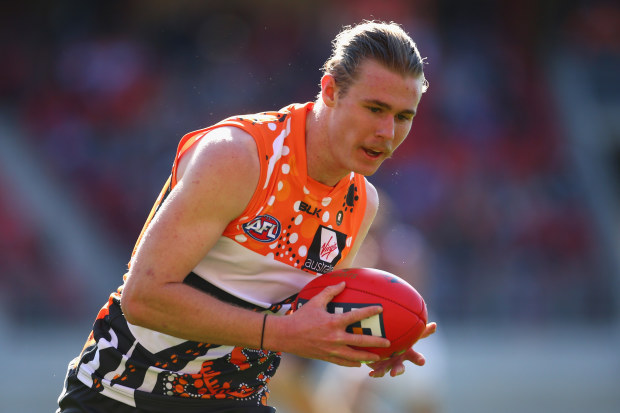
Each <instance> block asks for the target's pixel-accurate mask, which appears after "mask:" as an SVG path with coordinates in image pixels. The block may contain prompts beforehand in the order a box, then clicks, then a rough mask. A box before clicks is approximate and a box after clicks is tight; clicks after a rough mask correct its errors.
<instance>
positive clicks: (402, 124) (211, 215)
mask: <svg viewBox="0 0 620 413" xmlns="http://www.w3.org/2000/svg"><path fill="white" fill-rule="evenodd" d="M321 90H322V92H321V96H320V98H319V99H318V100H317V102H316V104H315V108H314V110H313V111H312V112H311V113H310V114H309V116H308V118H307V121H306V146H307V152H308V153H307V158H308V162H307V163H308V173H309V175H310V176H311V177H312V178H314V179H315V180H317V181H319V182H322V183H324V184H326V185H335V184H337V183H338V181H339V180H340V179H342V178H343V177H345V176H347V175H348V174H349V173H350V172H351V171H355V172H358V173H361V174H364V175H371V174H372V173H374V172H375V171H376V170H377V168H379V166H380V165H381V163H382V162H383V161H384V160H385V159H387V158H388V157H389V156H391V153H392V152H393V151H394V150H395V149H396V148H397V147H398V145H400V144H401V143H402V142H403V140H404V139H405V137H406V136H407V134H408V133H409V130H410V128H411V123H412V120H413V116H414V115H415V112H416V110H417V106H418V103H419V101H420V97H421V95H422V80H421V79H420V78H415V77H403V76H402V75H400V74H397V73H394V72H392V71H390V70H388V69H386V68H384V67H383V66H381V65H380V64H378V63H376V62H374V61H366V62H364V63H362V66H361V68H360V73H359V77H358V79H357V81H356V82H355V83H353V85H352V86H351V87H350V89H349V90H348V91H347V93H346V94H344V95H343V96H338V93H337V92H338V87H337V85H336V84H335V82H334V79H333V77H331V76H330V75H325V76H323V78H322V80H321ZM231 154H232V155H231ZM258 176H259V162H258V153H257V149H256V146H255V143H254V140H253V138H252V137H251V136H249V135H248V134H247V133H245V132H244V131H242V130H240V129H237V128H228V127H224V128H218V129H216V130H214V131H212V132H210V133H209V134H208V135H206V136H205V137H204V138H203V139H201V141H200V142H198V143H197V145H195V147H193V148H192V149H191V150H190V151H189V152H188V153H187V154H186V155H185V156H184V158H183V159H182V161H181V163H180V164H179V171H178V184H177V185H176V186H175V188H174V189H173V190H172V192H171V194H170V195H169V196H168V198H167V199H166V201H165V202H164V204H163V205H162V207H161V209H160V211H159V212H158V214H157V216H156V217H155V219H154V220H153V221H152V222H151V224H150V225H149V227H148V228H147V230H146V232H145V233H144V236H143V237H142V239H141V241H140V244H139V245H138V248H137V250H136V253H135V255H134V258H133V259H132V263H131V266H130V270H129V272H128V277H127V280H126V282H125V287H124V290H123V294H122V299H121V304H122V307H123V311H124V313H125V316H126V318H127V320H128V321H129V322H130V323H132V324H135V325H140V326H143V327H147V328H150V329H153V330H157V331H160V332H163V333H166V334H170V335H173V336H176V337H180V338H183V339H187V340H194V341H200V342H212V343H218V344H225V345H236V346H244V347H252V348H258V347H259V343H260V337H261V330H262V322H263V315H262V314H260V313H256V312H252V311H248V310H245V309H242V308H239V307H236V306H233V305H230V304H227V303H223V302H221V301H219V300H217V299H215V298H214V297H212V296H210V295H208V294H205V293H203V292H200V291H198V290H196V289H194V288H192V287H190V286H188V285H186V284H184V283H183V279H184V278H185V276H186V275H187V274H188V273H189V272H190V271H191V270H192V269H193V268H194V267H195V266H196V265H197V263H198V262H199V261H200V260H201V258H202V257H203V256H204V255H205V254H206V253H207V252H208V251H209V250H210V249H211V248H212V247H213V245H214V244H215V243H216V241H217V240H218V239H219V238H220V236H221V234H222V232H223V230H224V229H225V228H226V226H227V225H228V223H229V222H230V221H232V220H233V219H234V218H236V217H237V216H239V215H240V214H241V213H242V212H243V210H244V209H245V207H246V205H247V204H248V202H249V201H250V199H251V198H252V195H253V193H254V191H255V190H256V186H257V184H258ZM377 208H378V196H377V192H376V190H375V189H374V187H372V185H369V188H368V202H367V210H366V214H365V218H364V221H363V223H362V227H361V230H360V236H359V237H358V238H357V241H356V243H355V244H354V245H353V247H352V251H351V254H349V256H348V257H347V258H346V259H345V260H343V261H342V262H340V263H339V265H338V267H339V268H346V267H350V266H351V265H352V263H353V260H354V257H355V254H356V253H357V251H358V250H359V247H360V245H361V243H362V241H363V238H364V237H365V235H366V233H367V232H368V229H369V227H370V225H371V223H372V220H373V219H374V216H375V214H376V211H377ZM344 287H345V285H344V283H342V284H340V285H337V286H331V287H328V288H326V289H325V290H324V291H323V292H322V293H320V294H318V295H317V296H315V297H314V298H313V299H312V300H310V301H309V302H308V303H307V304H306V305H304V306H303V307H302V308H301V309H300V310H298V311H296V312H295V313H293V314H292V315H288V316H269V317H268V318H267V321H266V325H265V334H264V341H263V348H265V349H267V350H273V351H283V352H288V353H292V354H296V355H298V356H301V357H307V358H313V359H319V360H325V361H329V362H332V363H335V364H339V365H342V366H350V367H356V366H360V365H361V363H362V362H371V363H373V362H374V363H373V364H370V367H371V368H372V371H371V373H370V374H371V376H373V377H380V376H383V375H384V374H386V373H387V372H388V371H391V374H392V375H397V374H401V373H402V372H404V362H405V361H407V360H408V361H411V362H413V363H415V364H418V365H422V364H423V363H424V358H423V356H422V355H420V354H419V353H417V352H415V351H414V350H413V349H410V350H409V351H408V352H406V353H405V354H403V355H401V356H399V357H396V358H394V359H390V360H383V361H379V360H378V356H377V355H375V354H374V353H371V352H368V351H363V350H356V349H353V348H351V347H350V346H351V345H355V346H359V347H387V346H389V341H388V340H386V339H383V338H379V337H373V336H364V335H357V334H350V333H346V332H345V328H346V326H347V325H349V324H351V323H354V322H357V321H359V320H362V319H364V318H367V317H370V316H372V315H375V314H377V313H379V312H380V311H381V308H380V307H367V308H364V309H360V310H358V311H354V312H350V313H344V314H329V313H328V312H327V311H326V309H325V307H326V305H327V303H328V302H329V301H330V300H331V299H332V298H333V297H335V296H336V295H337V294H338V293H340V292H341V291H342V289H343V288H344ZM239 325H244V326H246V328H244V329H239V328H238V326H239ZM435 327H436V326H434V323H431V324H429V326H427V331H426V335H429V334H432V332H434V329H435Z"/></svg>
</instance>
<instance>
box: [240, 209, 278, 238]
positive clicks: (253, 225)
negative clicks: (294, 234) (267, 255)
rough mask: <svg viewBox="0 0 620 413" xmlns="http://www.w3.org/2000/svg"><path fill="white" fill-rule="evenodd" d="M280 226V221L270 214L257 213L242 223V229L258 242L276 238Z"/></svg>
mask: <svg viewBox="0 0 620 413" xmlns="http://www.w3.org/2000/svg"><path fill="white" fill-rule="evenodd" d="M281 229H282V226H281V225H280V221H278V220H277V219H275V218H274V217H272V216H271V215H259V216H257V217H256V218H254V219H253V220H251V221H250V222H248V223H245V224H243V231H245V233H246V234H248V235H249V236H250V237H252V238H253V239H255V240H256V241H260V242H272V241H275V240H277V239H278V237H279V236H280V231H281Z"/></svg>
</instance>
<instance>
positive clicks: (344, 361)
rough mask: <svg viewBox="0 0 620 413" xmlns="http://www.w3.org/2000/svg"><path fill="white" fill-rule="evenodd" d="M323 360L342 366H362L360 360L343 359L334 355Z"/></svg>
mask: <svg viewBox="0 0 620 413" xmlns="http://www.w3.org/2000/svg"><path fill="white" fill-rule="evenodd" d="M325 361H328V362H330V363H333V364H337V365H339V366H343V367H361V366H362V363H361V362H360V361H353V360H347V359H343V358H341V357H335V356H334V357H329V358H327V359H325Z"/></svg>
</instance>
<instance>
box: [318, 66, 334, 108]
mask: <svg viewBox="0 0 620 413" xmlns="http://www.w3.org/2000/svg"><path fill="white" fill-rule="evenodd" d="M336 92H337V87H336V79H334V76H332V75H329V74H325V75H323V77H322V78H321V99H322V100H323V103H325V105H326V106H328V107H333V106H335V105H336V98H337V93H336Z"/></svg>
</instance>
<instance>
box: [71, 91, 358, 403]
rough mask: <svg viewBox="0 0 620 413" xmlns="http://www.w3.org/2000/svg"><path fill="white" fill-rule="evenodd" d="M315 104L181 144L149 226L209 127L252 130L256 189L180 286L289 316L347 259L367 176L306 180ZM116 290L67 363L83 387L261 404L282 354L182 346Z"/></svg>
mask: <svg viewBox="0 0 620 413" xmlns="http://www.w3.org/2000/svg"><path fill="white" fill-rule="evenodd" d="M312 105H313V103H311V102H310V103H306V104H304V105H301V104H293V105H290V106H287V107H286V108H284V109H282V110H280V111H278V112H265V113H260V114H254V115H245V116H236V117H231V118H228V119H226V120H224V121H222V122H220V123H218V124H216V125H213V126H211V127H208V128H205V129H201V130H198V131H195V132H191V133H189V134H187V135H185V136H184V137H183V138H182V139H181V142H180V143H179V147H178V150H177V154H176V159H175V162H174V165H173V168H172V174H171V176H170V178H169V179H168V181H167V182H166V185H165V187H164V189H163V190H162V193H161V194H160V196H159V198H158V199H157V202H156V203H155V206H154V207H153V209H152V211H151V214H150V216H149V218H148V220H147V222H146V224H145V228H146V227H147V226H148V225H149V222H150V221H151V219H152V218H153V217H154V216H155V214H156V213H157V211H158V208H159V206H160V205H161V204H162V203H163V202H164V201H165V198H166V196H167V194H168V193H169V192H170V190H171V189H172V188H173V187H174V186H175V185H176V182H177V167H178V164H179V161H180V159H181V158H182V157H183V156H184V154H185V153H186V152H187V150H188V149H190V148H191V147H192V145H195V144H196V142H198V141H199V140H200V139H202V138H203V137H204V136H205V135H206V134H208V133H209V132H210V131H211V130H213V129H214V128H218V127H222V126H234V127H238V128H241V129H243V130H244V131H246V132H248V133H249V134H250V135H252V136H253V137H254V139H255V141H256V145H257V148H258V154H259V159H260V178H259V183H258V186H257V189H256V191H255V193H254V195H253V197H252V199H251V200H250V202H249V204H248V205H247V207H246V209H245V211H244V212H243V213H242V214H241V215H240V216H239V217H238V218H236V219H235V220H234V221H232V222H231V223H230V224H229V225H228V226H227V227H226V229H225V231H224V232H223V234H222V236H221V238H220V239H219V240H218V242H217V243H216V245H215V246H214V247H213V248H212V249H211V250H210V251H209V252H208V253H207V255H205V256H204V257H203V259H202V260H201V261H200V262H199V263H198V265H197V266H196V267H195V268H194V270H193V271H192V272H191V273H190V274H188V275H187V277H186V279H185V282H186V283H188V284H190V285H192V286H194V287H196V288H199V289H201V290H203V291H205V292H208V293H209V294H212V295H214V296H216V297H218V298H219V299H221V300H223V301H227V302H231V303H234V304H237V305H240V306H243V307H246V308H249V309H253V310H255V311H261V312H266V311H268V312H271V313H274V314H276V313H278V314H285V313H286V312H287V311H288V310H289V309H290V303H291V302H292V301H293V300H294V298H295V296H296V294H297V293H298V292H299V290H300V289H301V288H302V287H303V286H304V285H305V284H306V283H308V282H309V281H310V280H311V279H313V278H314V277H316V276H317V275H319V274H324V273H326V272H329V271H331V270H332V269H333V268H334V266H335V265H336V264H337V263H338V262H339V261H340V260H341V259H343V258H344V257H346V256H347V254H348V253H349V251H350V249H351V247H352V245H353V243H354V241H355V238H356V236H357V234H358V232H359V229H360V225H361V222H362V219H363V217H364V212H365V210H366V180H365V178H364V177H363V176H361V175H359V174H356V173H351V174H350V175H349V176H347V177H345V178H343V179H342V180H341V181H340V182H339V183H338V184H337V185H336V186H334V187H330V186H326V185H323V184H321V183H319V182H317V181H315V180H313V179H312V178H310V177H309V176H308V175H307V166H306V148H305V147H306V145H305V143H306V141H305V125H306V115H307V113H308V111H309V110H311V109H312ZM138 242H139V241H138ZM120 294H122V287H121V288H119V290H118V292H116V293H113V294H112V295H111V296H110V299H109V300H108V303H107V304H106V305H105V306H104V307H103V308H102V310H101V311H100V313H99V315H98V316H97V319H96V321H95V324H94V327H93V331H92V333H91V335H90V337H89V340H88V341H87V343H86V345H85V348H84V351H83V352H82V354H81V356H80V357H78V358H76V359H75V360H74V361H73V364H74V368H75V369H76V370H77V376H78V378H79V379H80V380H81V381H82V382H83V383H84V384H86V385H87V386H90V387H92V388H93V389H96V390H97V391H100V392H101V393H102V394H104V395H106V396H108V397H111V398H113V399H116V400H119V401H121V402H124V403H126V404H129V405H131V406H137V407H139V408H145V409H148V408H149V407H152V406H158V407H159V408H161V406H162V403H163V404H164V405H165V404H166V403H170V402H172V403H174V404H173V405H174V406H175V407H174V410H175V411H183V406H187V409H191V408H193V407H195V406H197V404H196V403H203V405H204V403H205V402H206V403H207V405H208V406H211V404H209V403H213V405H214V406H217V405H218V404H219V403H225V402H226V401H228V402H232V401H233V400H234V401H235V403H237V404H239V405H254V406H256V405H265V404H266V401H267V397H268V390H267V383H268V382H269V380H270V378H271V377H272V376H273V374H274V373H275V371H276V369H277V367H278V365H279V363H280V354H279V353H275V352H270V351H264V350H259V349H249V348H239V347H232V346H222V345H218V344H217V343H199V342H193V341H187V340H183V339H180V338H177V337H172V336H170V335H166V334H162V333H159V332H157V331H153V330H150V329H147V328H144V327H139V326H135V325H131V324H130V323H128V322H127V320H126V319H125V318H124V316H123V314H122V311H121V308H120ZM240 328H243V326H240ZM204 399H210V401H206V400H204Z"/></svg>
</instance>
